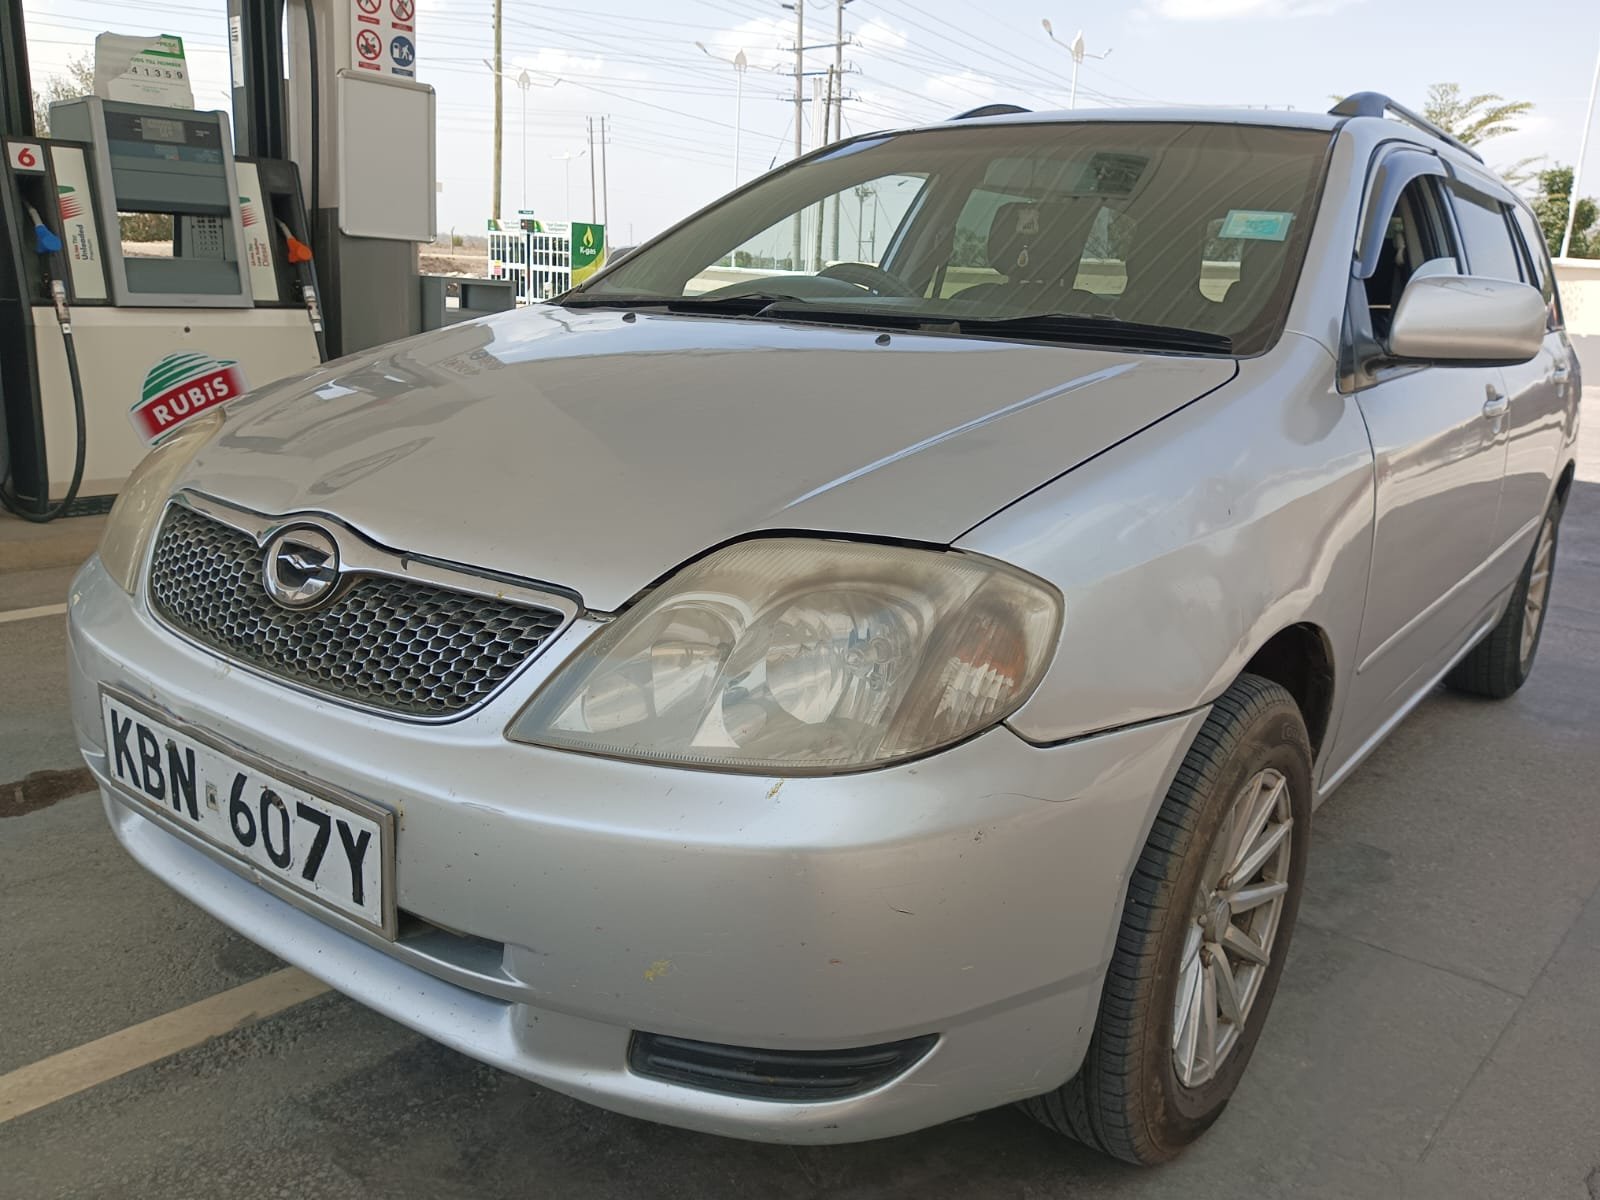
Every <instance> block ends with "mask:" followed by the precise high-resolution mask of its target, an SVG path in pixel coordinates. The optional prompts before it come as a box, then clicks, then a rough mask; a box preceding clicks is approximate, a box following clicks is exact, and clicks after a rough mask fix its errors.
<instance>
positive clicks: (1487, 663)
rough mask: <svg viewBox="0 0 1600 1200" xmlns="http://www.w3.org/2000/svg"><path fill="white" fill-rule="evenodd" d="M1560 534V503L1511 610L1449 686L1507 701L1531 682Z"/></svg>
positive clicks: (1542, 531)
mask: <svg viewBox="0 0 1600 1200" xmlns="http://www.w3.org/2000/svg"><path fill="white" fill-rule="evenodd" d="M1560 532H1561V504H1560V501H1557V502H1556V503H1555V504H1552V505H1551V506H1550V511H1549V512H1548V513H1546V514H1545V518H1544V523H1543V524H1542V525H1540V526H1539V536H1538V537H1536V538H1534V541H1533V549H1532V550H1531V551H1529V552H1528V561H1527V562H1526V563H1524V564H1523V566H1522V574H1521V575H1519V576H1517V586H1516V587H1514V588H1513V589H1512V590H1511V599H1510V601H1509V602H1508V603H1507V604H1506V611H1505V612H1504V613H1503V614H1501V617H1500V620H1499V622H1498V623H1497V624H1496V625H1495V627H1494V628H1493V629H1491V630H1490V631H1489V632H1488V634H1487V635H1486V636H1485V637H1484V639H1483V640H1482V641H1481V642H1479V643H1478V644H1477V645H1476V646H1474V647H1473V648H1472V649H1471V650H1470V651H1468V652H1467V656H1466V657H1465V658H1463V659H1462V660H1461V661H1460V662H1458V663H1457V664H1456V665H1455V666H1454V667H1452V668H1451V669H1450V673H1449V674H1448V675H1446V676H1445V677H1444V681H1445V685H1446V686H1447V687H1449V688H1451V689H1453V690H1454V691H1458V692H1465V693H1466V694H1467V695H1469V696H1483V697H1485V698H1487V699H1490V700H1504V699H1505V698H1506V697H1507V696H1509V695H1511V694H1512V693H1513V692H1515V691H1516V690H1517V689H1518V688H1520V687H1521V686H1522V685H1523V684H1524V683H1526V682H1527V680H1528V676H1529V674H1531V673H1532V671H1533V659H1534V656H1535V655H1536V654H1537V653H1538V652H1539V639H1540V638H1541V637H1542V636H1543V635H1544V618H1545V613H1546V612H1547V611H1548V609H1549V607H1550V585H1551V583H1552V581H1553V580H1554V578H1555V570H1556V544H1557V542H1558V540H1559V535H1560Z"/></svg>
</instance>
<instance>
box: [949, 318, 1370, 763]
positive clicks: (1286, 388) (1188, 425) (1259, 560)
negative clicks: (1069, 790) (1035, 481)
mask: <svg viewBox="0 0 1600 1200" xmlns="http://www.w3.org/2000/svg"><path fill="white" fill-rule="evenodd" d="M1372 526H1373V458H1372V447H1371V444H1370V442H1369V440H1368V438H1367V431H1366V426H1365V424H1364V423H1363V421H1362V418H1361V414H1360V410H1359V409H1358V408H1357V406H1356V404H1355V402H1354V401H1353V400H1352V399H1351V398H1349V397H1346V396H1341V395H1340V394H1339V393H1338V391H1337V390H1336V387H1335V364H1334V361H1333V358H1332V356H1331V355H1330V354H1329V352H1328V350H1327V349H1326V348H1325V347H1324V346H1322V345H1321V344H1320V343H1318V342H1315V341H1313V340H1311V339H1310V338H1307V337H1304V336H1301V335H1297V334H1292V333H1291V334H1286V335H1284V337H1283V339H1282V340H1281V341H1280V342H1279V343H1278V345H1277V347H1276V348H1275V349H1274V350H1273V351H1272V352H1271V353H1270V354H1268V355H1265V356H1263V357H1260V358H1256V359H1250V360H1246V361H1244V362H1242V363H1241V364H1240V371H1239V374H1238V376H1236V377H1235V379H1234V380H1233V381H1232V382H1230V383H1228V384H1226V385H1224V386H1223V387H1221V388H1220V389H1218V390H1217V391H1215V392H1212V393H1211V394H1210V395H1208V396H1205V397H1204V398H1202V399H1201V400H1199V401H1198V402H1196V403H1194V404H1191V405H1189V406H1187V407H1186V408H1183V409H1181V410H1180V411H1178V412H1176V413H1174V414H1173V415H1171V416H1170V417H1167V418H1166V419H1165V420H1162V421H1160V422H1158V423H1157V424H1155V425H1153V426H1151V427H1150V428H1148V429H1146V430H1144V431H1143V432H1141V433H1139V434H1137V435H1135V436H1134V437H1132V438H1129V439H1128V440H1127V441H1125V442H1122V443H1121V444H1119V445H1117V446H1115V447H1113V448H1112V449H1110V450H1108V451H1106V452H1105V453H1104V454H1101V455H1100V456H1098V457H1097V458H1095V459H1092V460H1091V461H1089V462H1088V463H1085V464H1084V465H1083V466H1081V467H1078V468H1077V469H1075V470H1073V471H1070V472H1068V473H1066V474H1065V475H1062V476H1061V477H1059V478H1058V479H1056V480H1055V481H1053V482H1052V483H1050V484H1049V485H1047V486H1046V487H1044V488H1041V489H1039V490H1038V491H1036V492H1034V493H1032V494H1031V495H1029V496H1026V497H1024V498H1023V499H1022V500H1019V501H1018V502H1017V503H1015V504H1013V505H1011V506H1010V507H1009V508H1006V509H1004V510H1002V511H1001V512H999V513H997V514H996V515H995V516H993V517H991V518H990V519H989V520H987V521H985V522H984V523H983V524H981V525H979V526H978V527H977V528H975V529H973V530H972V531H970V532H969V533H968V534H966V535H965V536H964V537H963V538H962V539H961V540H960V542H959V545H960V546H962V547H963V548H965V549H970V550H974V551H978V552H981V553H983V554H988V555H991V556H993V557H995V558H998V559H1002V560H1004V561H1006V562H1011V563H1015V564H1016V565H1018V566H1020V567H1023V568H1025V569H1026V570H1029V571H1033V572H1035V573H1036V574H1038V575H1040V576H1042V577H1043V578H1045V579H1048V580H1050V581H1051V582H1052V583H1054V584H1055V585H1056V586H1057V587H1058V588H1060V589H1061V592H1062V595H1063V596H1064V598H1065V600H1066V622H1065V626H1064V628H1063V631H1062V636H1061V642H1060V644H1059V646H1058V648H1057V651H1056V655H1055V658H1054V660H1053V661H1052V663H1051V666H1050V668H1049V670H1048V672H1047V673H1046V676H1045V679H1044V681H1043V682H1042V683H1041V684H1040V686H1039V689H1038V691H1037V692H1035V693H1034V695H1033V696H1032V698H1031V699H1029V701H1028V703H1027V704H1025V705H1024V706H1023V707H1022V708H1021V709H1020V710H1019V711H1018V712H1017V713H1016V714H1015V715H1014V716H1013V717H1012V718H1011V721H1010V724H1011V726H1012V728H1013V729H1015V731H1016V732H1017V733H1018V734H1020V735H1021V736H1023V737H1025V738H1027V739H1028V740H1030V741H1033V742H1038V743H1051V742H1057V741H1062V740H1064V739H1067V738H1073V737H1078V736H1081V735H1084V734H1087V733H1092V732H1095V731H1097V730H1103V729H1108V728H1113V727H1116V726H1121V725H1127V724H1132V723H1134V722H1139V721H1147V720H1152V719H1154V718H1157V717H1161V716H1166V715H1168V714H1171V713H1176V712H1182V711H1185V710H1187V709H1191V708H1195V707H1197V706H1199V705H1202V704H1206V703H1208V702H1210V701H1211V700H1213V699H1215V698H1216V697H1217V696H1218V695H1219V694H1220V693H1221V692H1222V691H1223V690H1224V689H1226V688H1227V686H1228V684H1229V683H1230V682H1231V681H1232V680H1233V679H1234V678H1235V677H1236V676H1237V675H1238V674H1239V673H1240V671H1241V670H1242V669H1243V668H1244V666H1245V664H1246V663H1248V662H1249V661H1250V658H1251V656H1252V654H1253V653H1254V652H1255V650H1256V649H1257V648H1259V647H1260V646H1261V645H1263V644H1264V643H1265V642H1266V641H1267V639H1268V638H1270V637H1271V636H1272V635H1273V634H1274V633H1276V632H1278V631H1279V630H1281V629H1284V628H1286V627H1288V626H1290V625H1294V624H1297V623H1299V622H1310V623H1312V624H1315V625H1317V626H1319V627H1320V628H1321V629H1322V630H1323V631H1324V632H1325V634H1326V636H1327V638H1328V641H1329V643H1330V645H1331V648H1332V651H1333V655H1334V665H1335V694H1334V711H1333V714H1332V721H1333V722H1334V723H1336V722H1337V720H1338V716H1339V711H1340V707H1341V705H1342V703H1343V698H1344V684H1345V682H1346V680H1347V676H1348V671H1349V669H1350V667H1351V664H1352V660H1353V656H1354V653H1355V646H1356V638H1357V634H1358V633H1359V631H1360V624H1361V614H1362V607H1363V604H1364V602H1365V597H1366V591H1367V575H1368V571H1369V569H1370V564H1371V559H1372ZM1335 728H1336V724H1335V725H1331V726H1330V730H1329V732H1330V734H1331V733H1332V732H1334V729H1335ZM1331 741H1332V739H1331V737H1330V738H1329V739H1328V740H1327V742H1326V743H1325V744H1331Z"/></svg>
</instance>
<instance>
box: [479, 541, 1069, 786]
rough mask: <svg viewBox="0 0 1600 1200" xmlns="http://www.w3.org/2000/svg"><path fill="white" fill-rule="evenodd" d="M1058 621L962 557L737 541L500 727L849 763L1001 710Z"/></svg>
mask: <svg viewBox="0 0 1600 1200" xmlns="http://www.w3.org/2000/svg"><path fill="white" fill-rule="evenodd" d="M1060 625H1061V599H1060V596H1059V595H1058V594H1057V593H1056V592H1055V591H1054V590H1053V589H1051V588H1050V587H1049V586H1048V585H1046V584H1044V583H1042V582H1041V581H1039V580H1037V579H1034V578H1033V577H1032V576H1029V575H1024V574H1023V573H1021V572H1019V571H1015V570H1012V569H1010V568H1008V567H1004V566H1001V565H1000V564H998V563H993V562H989V561H987V560H985V559H980V558H975V557H973V556H971V555H966V554H956V553H948V554H947V553H937V552H934V551H928V550H909V549H904V548H901V547H894V546H868V545H862V544H858V543H853V542H824V541H810V540H798V539H768V540H763V541H752V542H742V543H739V544H738V545H734V546H729V547H727V548H726V549H723V550H719V551H717V552H716V553H714V554H712V555H709V556H708V557H706V558H704V559H702V560H701V561H700V562H697V563H694V564H692V565H691V566H689V567H686V568H685V569H684V570H682V571H680V572H679V573H678V574H677V575H676V576H675V577H674V578H673V579H671V580H670V581H669V582H667V583H665V584H663V585H662V586H661V587H660V588H658V589H657V590H656V591H655V592H653V593H652V594H651V595H649V596H647V597H646V598H645V599H644V600H642V601H641V602H640V603H639V604H638V606H637V607H636V608H634V609H633V610H632V611H630V612H628V613H627V614H625V615H624V616H622V617H620V618H619V619H618V620H617V621H616V622H615V623H614V624H612V625H611V626H609V627H608V628H606V629H605V630H604V631H603V632H602V633H601V634H600V635H599V636H598V637H597V638H595V640H594V641H593V642H592V643H591V644H590V645H588V646H586V647H585V648H584V649H583V650H581V651H580V652H579V653H578V655H577V657H575V658H574V659H573V661H572V662H570V663H568V664H566V666H564V667H563V668H562V669H561V670H560V671H559V672H557V673H556V675H555V676H554V677H553V678H552V679H551V680H550V681H549V682H548V683H546V685H545V686H544V688H543V690H541V691H540V693H539V694H538V695H537V696H535V697H534V699H533V701H532V703H530V704H529V706H528V707H527V708H526V709H524V710H523V711H522V712H521V713H520V714H519V715H518V716H517V718H516V719H515V720H514V721H513V722H512V723H511V726H510V728H509V729H508V730H507V736H509V737H511V738H513V739H515V740H517V741H524V742H532V743H534V744H536V745H541V746H551V747H554V748H557V749H563V750H579V751H584V752H587V753H591V754H603V755H608V756H610V757H614V758H627V759H638V760H643V761H648V762H662V763H676V764H680V765H683V766H693V767H709V768H717V769H721V770H729V771H748V772H751V773H756V774H775V775H826V774H830V773H833V772H837V771H851V770H859V769H861V768H863V767H871V766H878V765H881V764H883V763H888V762H892V761H894V760H896V759H900V758H906V757H909V756H911V755H916V754H924V753H926V752H928V751H930V750H936V749H938V748H939V747H941V746H948V745H950V744H952V743H954V742H958V741H960V740H961V739H962V738H965V737H968V736H970V735H972V734H974V733H977V732H979V731H980V730H983V729H986V728H988V727H989V726H991V725H994V724H996V723H997V722H999V721H1002V720H1004V719H1005V718H1006V717H1007V716H1009V715H1010V714H1011V713H1012V712H1014V711H1015V710H1016V709H1017V707H1018V706H1019V705H1021V703H1022V702H1023V701H1024V700H1025V699H1027V697H1028V694H1029V693H1030V692H1032V690H1033V688H1034V685H1035V684H1037V683H1038V681H1039V677H1040V675H1041V674H1043V671H1044V667H1045V664H1046V662H1047V661H1048V659H1049V656H1050V652H1051V649H1052V648H1053V647H1054V645H1055V642H1056V637H1057V634H1058V633H1059V630H1060Z"/></svg>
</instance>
